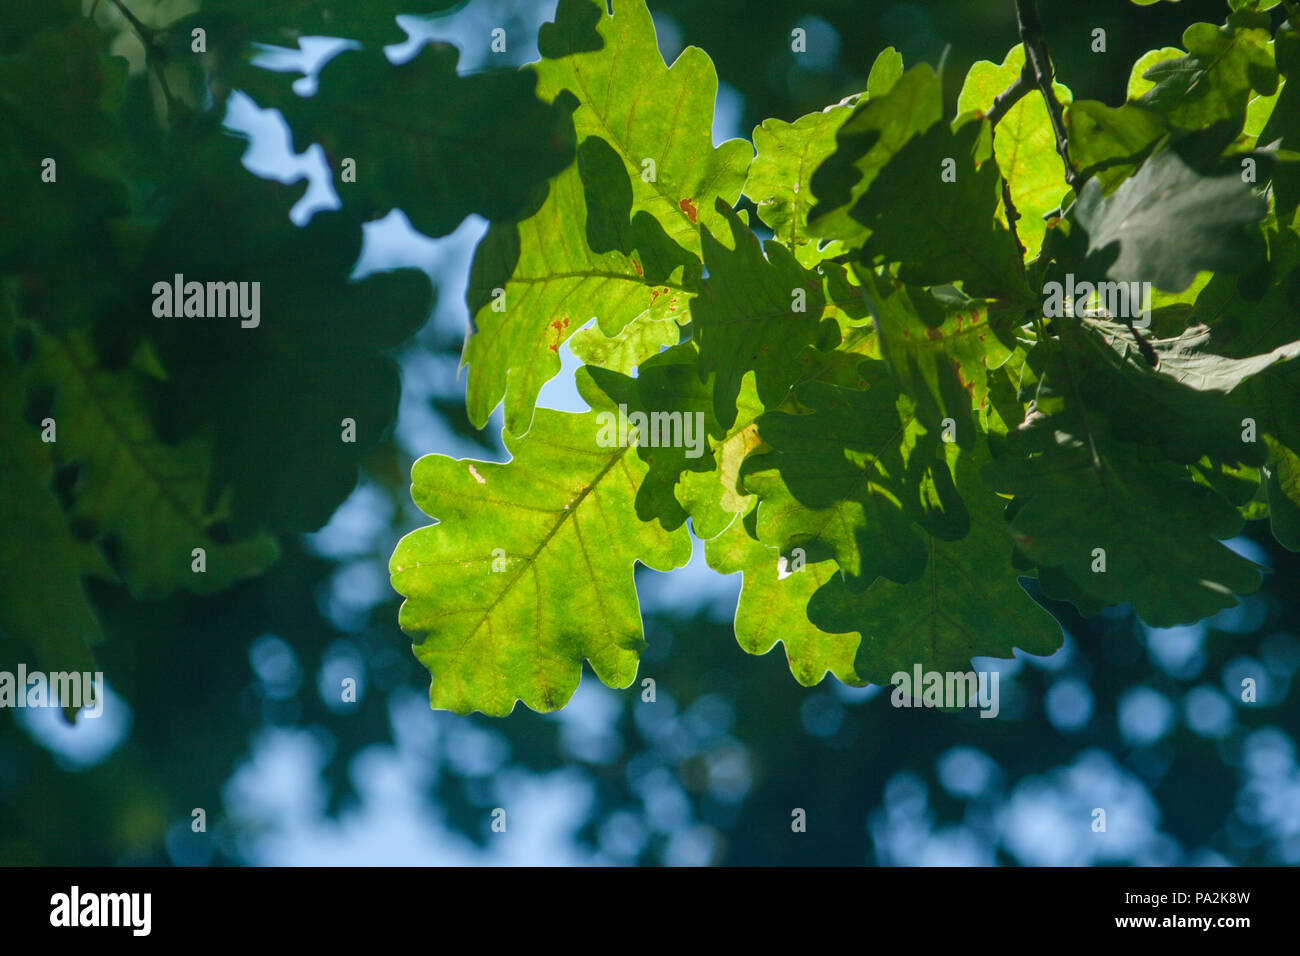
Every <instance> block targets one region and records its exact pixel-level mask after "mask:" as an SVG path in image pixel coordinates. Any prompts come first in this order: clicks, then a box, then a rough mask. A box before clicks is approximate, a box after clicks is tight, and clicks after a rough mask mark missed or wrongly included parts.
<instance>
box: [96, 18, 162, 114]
mask: <svg viewBox="0 0 1300 956" xmlns="http://www.w3.org/2000/svg"><path fill="white" fill-rule="evenodd" d="M109 2H110V3H112V4H113V6H114V7H116V8H117V12H118V13H120V14H122V16H123V18H125V20H126V22H127V23H129V24H131V28H132V29H133V30H135V32H136V35H137V36H138V37H139V38H140V43H141V44H142V45H143V46H144V57H145V59H146V60H147V61H148V62H149V65H150V66H151V67H153V72H154V76H156V77H157V78H158V85H159V86H160V87H161V88H162V92H163V98H164V99H165V100H166V101H167V111H168V114H169V115H170V113H171V111H172V110H173V109H175V108H176V106H178V105H179V104H178V102H177V100H176V97H174V96H172V91H171V88H170V87H169V86H168V85H167V76H166V73H165V72H164V69H163V62H164V61H165V60H166V59H167V51H166V50H164V49H163V47H162V44H161V43H159V42H158V34H157V31H155V30H154V29H153V28H152V27H150V26H148V25H147V24H145V23H144V22H142V21H141V20H140V18H139V17H137V16H136V15H135V14H134V13H132V12H131V11H130V10H129V9H127V7H126V5H125V4H123V3H122V0H109Z"/></svg>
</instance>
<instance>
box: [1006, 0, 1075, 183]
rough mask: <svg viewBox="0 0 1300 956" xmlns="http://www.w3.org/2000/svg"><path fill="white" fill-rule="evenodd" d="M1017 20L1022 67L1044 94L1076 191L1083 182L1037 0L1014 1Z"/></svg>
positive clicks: (1059, 149)
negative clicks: (1055, 85) (1073, 158)
mask: <svg viewBox="0 0 1300 956" xmlns="http://www.w3.org/2000/svg"><path fill="white" fill-rule="evenodd" d="M1016 22H1017V25H1018V27H1019V29H1020V40H1021V42H1022V43H1024V45H1025V69H1026V71H1027V72H1031V73H1032V74H1033V79H1034V83H1035V85H1037V87H1038V90H1039V92H1041V93H1042V94H1043V101H1044V102H1045V103H1046V104H1047V114H1048V116H1050V117H1051V119H1052V132H1053V133H1055V134H1056V151H1057V153H1059V154H1060V156H1061V162H1063V163H1064V164H1065V181H1066V182H1067V183H1068V184H1069V185H1070V188H1071V189H1073V190H1074V191H1075V192H1076V193H1077V192H1078V191H1079V187H1080V186H1081V185H1083V177H1082V176H1080V175H1079V171H1078V170H1077V169H1075V168H1074V163H1072V162H1071V161H1070V140H1069V137H1068V136H1067V134H1066V131H1065V116H1064V110H1063V108H1062V106H1061V101H1060V100H1058V99H1057V98H1056V90H1055V89H1053V87H1052V83H1053V82H1054V81H1055V79H1056V74H1055V72H1054V71H1053V69H1052V58H1051V56H1050V55H1049V54H1048V52H1047V38H1046V37H1045V36H1044V34H1043V21H1042V20H1041V19H1039V16H1038V0H1016ZM1017 82H1019V81H1017Z"/></svg>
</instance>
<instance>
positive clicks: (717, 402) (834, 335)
mask: <svg viewBox="0 0 1300 956" xmlns="http://www.w3.org/2000/svg"><path fill="white" fill-rule="evenodd" d="M718 214H719V216H721V217H723V218H724V220H725V221H726V223H727V227H728V234H725V235H724V239H725V240H728V241H729V242H730V246H728V245H725V244H724V241H721V240H719V239H717V238H715V237H714V235H713V233H712V231H710V230H708V229H706V230H705V232H704V265H705V267H706V268H707V269H708V271H709V280H708V284H707V285H706V287H705V289H704V292H703V294H702V295H701V296H700V297H699V298H698V299H697V300H696V301H695V303H694V304H693V306H692V317H693V319H694V321H695V335H696V340H697V341H698V343H699V349H700V366H699V367H700V375H701V377H707V376H709V375H715V376H716V378H715V380H714V383H713V402H714V413H715V414H716V415H717V419H718V422H719V423H720V424H722V425H723V426H724V427H730V425H731V424H732V423H733V422H734V421H735V420H736V400H737V396H738V395H739V393H740V387H741V380H742V379H743V378H744V376H745V374H746V373H747V372H753V374H754V379H755V386H756V387H757V390H758V398H759V401H761V402H762V403H763V404H764V405H766V406H768V407H772V406H775V405H777V404H779V403H780V402H781V401H782V399H784V398H785V396H786V394H787V393H788V392H789V391H790V387H791V386H792V385H793V384H794V383H795V382H796V381H797V380H798V379H799V378H800V375H801V373H802V372H803V367H802V365H801V364H800V362H799V361H798V359H800V358H801V357H803V356H804V350H805V349H807V348H811V347H812V346H813V345H819V346H821V347H823V348H824V347H827V346H833V345H835V344H836V343H837V342H838V341H839V335H840V333H839V327H838V324H837V323H836V321H835V319H834V314H835V313H836V312H837V311H838V309H837V304H836V303H834V302H832V301H829V300H828V298H827V294H826V285H825V280H824V278H823V276H822V275H821V274H820V273H817V272H815V271H812V270H810V269H806V268H805V267H804V266H802V265H800V264H799V261H798V260H797V259H795V257H794V254H793V253H792V252H790V251H789V250H788V249H787V248H786V247H785V246H783V245H781V244H780V243H779V242H775V241H769V242H767V243H766V244H765V245H760V244H759V241H758V238H757V237H756V236H755V235H754V233H753V232H751V231H750V230H749V228H748V227H747V226H746V225H745V224H744V223H743V222H742V221H741V220H740V217H739V216H738V215H736V213H735V211H734V210H732V209H731V208H729V207H727V206H725V205H724V204H723V202H722V201H721V200H719V201H718ZM845 295H847V296H849V298H850V299H855V298H856V297H855V296H852V295H851V294H850V293H849V292H848V291H847V290H846V291H845Z"/></svg>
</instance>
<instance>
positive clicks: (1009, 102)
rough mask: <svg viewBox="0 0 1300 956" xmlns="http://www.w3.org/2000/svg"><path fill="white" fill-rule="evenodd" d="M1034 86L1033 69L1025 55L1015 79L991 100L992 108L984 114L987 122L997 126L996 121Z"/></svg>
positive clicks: (1009, 110) (999, 120) (1000, 120)
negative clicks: (1022, 65) (1022, 64)
mask: <svg viewBox="0 0 1300 956" xmlns="http://www.w3.org/2000/svg"><path fill="white" fill-rule="evenodd" d="M1034 86H1035V82H1034V70H1033V67H1031V66H1030V65H1029V59H1028V57H1026V58H1025V66H1024V69H1022V70H1021V71H1020V75H1019V76H1017V77H1016V81H1015V82H1014V83H1012V84H1011V85H1010V86H1008V87H1007V88H1006V89H1005V90H1003V91H1002V92H1001V93H999V94H998V95H997V97H996V98H995V99H994V100H993V107H992V109H990V110H989V111H988V112H987V113H986V114H985V116H987V117H988V121H989V123H990V124H991V125H993V126H997V125H998V123H1000V122H1002V118H1003V117H1004V116H1006V115H1007V114H1008V113H1009V112H1011V107H1013V106H1015V105H1016V104H1017V103H1019V102H1020V101H1021V100H1022V99H1023V98H1024V97H1025V95H1026V94H1027V93H1029V91H1030V90H1032V89H1033V88H1034Z"/></svg>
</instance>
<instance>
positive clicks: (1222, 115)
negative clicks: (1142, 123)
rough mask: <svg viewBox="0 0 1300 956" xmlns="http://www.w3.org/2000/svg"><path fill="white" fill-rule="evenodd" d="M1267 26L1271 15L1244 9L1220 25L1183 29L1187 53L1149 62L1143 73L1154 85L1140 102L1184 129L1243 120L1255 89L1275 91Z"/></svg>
mask: <svg viewBox="0 0 1300 956" xmlns="http://www.w3.org/2000/svg"><path fill="white" fill-rule="evenodd" d="M1268 25H1269V24H1268V17H1267V16H1262V17H1261V16H1260V15H1259V14H1253V15H1252V14H1241V13H1238V14H1233V16H1232V17H1230V18H1229V22H1228V23H1227V24H1225V25H1224V26H1221V27H1219V26H1215V25H1214V24H1212V23H1193V24H1192V25H1191V26H1189V27H1188V28H1187V29H1186V30H1184V31H1183V46H1185V47H1186V48H1187V50H1188V52H1187V55H1186V56H1180V57H1177V58H1173V59H1162V60H1160V62H1157V63H1155V65H1153V66H1151V67H1150V68H1149V69H1148V70H1147V71H1146V73H1145V74H1144V77H1145V78H1146V79H1148V80H1151V81H1153V82H1154V84H1155V85H1154V86H1153V87H1152V88H1151V89H1149V90H1147V91H1146V92H1145V93H1143V94H1142V96H1141V97H1140V98H1139V99H1138V100H1137V102H1138V103H1140V104H1142V105H1143V106H1145V107H1148V108H1149V109H1152V110H1155V111H1156V112H1158V113H1161V114H1163V115H1164V116H1166V117H1167V118H1168V119H1169V121H1170V122H1171V123H1173V124H1174V125H1175V126H1179V127H1182V128H1184V129H1203V128H1205V127H1207V126H1211V125H1213V124H1214V123H1217V122H1221V121H1224V120H1231V121H1233V122H1235V123H1238V124H1240V123H1241V122H1242V121H1243V119H1244V117H1245V113H1246V107H1247V104H1248V103H1249V100H1250V94H1251V91H1252V90H1253V91H1255V92H1258V93H1262V94H1264V95H1266V96H1267V95H1270V94H1272V93H1274V92H1276V90H1277V67H1276V65H1275V64H1274V62H1273V51H1272V50H1271V49H1270V39H1271V38H1270V36H1269V29H1268Z"/></svg>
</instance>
